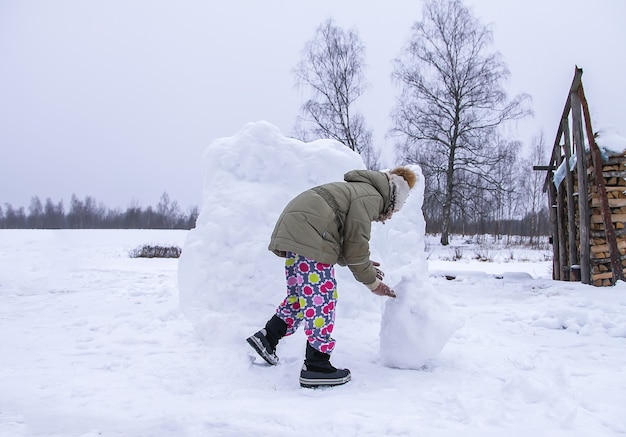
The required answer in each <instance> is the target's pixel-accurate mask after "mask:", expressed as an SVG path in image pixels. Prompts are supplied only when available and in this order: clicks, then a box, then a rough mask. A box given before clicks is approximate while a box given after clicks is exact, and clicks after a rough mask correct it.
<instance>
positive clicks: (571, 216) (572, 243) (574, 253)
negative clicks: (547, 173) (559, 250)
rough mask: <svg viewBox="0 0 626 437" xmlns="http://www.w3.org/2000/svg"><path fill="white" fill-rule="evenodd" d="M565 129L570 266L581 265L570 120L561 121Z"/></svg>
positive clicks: (564, 150) (571, 276) (571, 275)
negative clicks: (571, 163)
mask: <svg viewBox="0 0 626 437" xmlns="http://www.w3.org/2000/svg"><path fill="white" fill-rule="evenodd" d="M561 125H562V128H563V137H564V139H565V142H564V143H563V153H564V155H565V183H566V187H567V228H568V229H569V232H568V243H569V244H568V246H569V251H568V256H569V264H568V265H570V266H573V265H578V264H580V261H579V258H578V250H577V249H576V203H575V200H574V175H573V174H572V171H571V170H570V163H569V160H570V158H571V150H572V144H571V140H570V131H569V119H568V118H565V119H563V120H561ZM569 278H570V281H571V280H573V279H574V275H573V274H572V273H571V272H570V275H569Z"/></svg>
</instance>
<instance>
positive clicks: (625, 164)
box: [534, 67, 626, 286]
mask: <svg viewBox="0 0 626 437" xmlns="http://www.w3.org/2000/svg"><path fill="white" fill-rule="evenodd" d="M582 73H583V70H582V69H581V68H578V67H576V69H575V72H574V79H573V81H572V85H571V87H570V90H569V94H568V96H567V99H566V101H565V108H564V109H563V114H562V116H561V119H560V120H559V126H558V129H557V133H556V139H555V140H554V146H553V148H552V155H551V158H550V162H549V164H548V166H536V167H534V168H535V170H547V174H546V180H545V182H544V192H546V191H547V192H548V202H549V207H550V222H551V224H552V243H553V244H552V247H553V270H552V277H553V279H556V280H562V281H582V282H583V283H584V284H593V285H598V286H605V285H612V284H615V282H616V281H617V280H624V265H626V261H625V259H626V228H625V225H624V224H625V223H626V194H624V192H625V191H626V179H625V178H626V154H621V155H617V156H610V157H608V161H605V162H603V160H602V154H601V152H600V148H599V147H598V145H597V144H596V141H595V138H594V133H593V129H592V126H591V118H590V115H589V106H588V104H587V99H586V97H585V92H584V89H583V84H582ZM570 121H571V125H570ZM585 140H586V141H587V142H588V149H587V147H585ZM580 157H582V158H580ZM572 159H575V160H576V163H575V167H574V166H573V165H571V163H572ZM557 169H559V170H560V174H561V175H563V171H564V177H563V179H562V181H561V182H560V183H559V185H558V187H557V186H555V183H554V182H553V176H554V172H555V171H556V170H557ZM607 185H608V186H607ZM622 207H624V208H623V209H622ZM616 228H617V229H618V231H617V232H616ZM618 237H619V239H621V241H619V242H618Z"/></svg>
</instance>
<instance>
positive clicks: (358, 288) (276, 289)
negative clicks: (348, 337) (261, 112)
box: [178, 121, 453, 368]
mask: <svg viewBox="0 0 626 437" xmlns="http://www.w3.org/2000/svg"><path fill="white" fill-rule="evenodd" d="M363 168H365V166H364V164H363V161H362V160H361V158H360V156H359V155H358V154H357V153H355V152H353V151H351V150H350V149H348V148H347V147H345V146H344V145H342V144H340V143H338V142H336V141H334V140H317V141H314V142H310V143H304V142H301V141H298V140H295V139H292V138H287V137H285V136H283V135H282V134H281V133H280V131H279V130H278V129H277V128H276V127H275V126H273V125H271V124H270V123H267V122H263V121H261V122H256V123H249V124H247V125H245V126H244V127H243V128H242V129H241V131H240V132H238V133H237V134H236V135H234V136H232V137H228V138H220V139H217V140H214V141H213V142H212V143H211V144H210V145H209V147H208V148H207V149H206V151H205V153H204V157H203V172H204V186H203V203H202V205H201V209H200V215H199V217H198V220H197V223H196V227H195V229H192V230H191V231H190V232H189V234H188V236H187V239H186V242H185V244H184V246H183V251H182V255H181V258H180V260H179V271H178V282H179V291H180V305H181V309H182V311H183V313H184V314H185V315H186V316H187V317H188V318H189V319H190V320H191V322H192V324H193V325H194V327H195V329H196V330H197V332H198V333H199V335H200V336H201V337H202V338H203V339H204V340H205V341H207V342H210V343H212V344H215V345H217V344H219V345H222V346H223V345H228V344H231V343H232V344H241V343H242V341H243V339H245V338H246V337H247V336H248V335H250V334H251V333H252V332H254V331H255V330H257V329H259V328H260V327H262V326H263V324H264V323H265V321H266V320H267V319H268V318H269V317H271V315H272V314H273V313H274V311H275V308H276V306H277V305H278V304H279V303H280V301H281V300H282V299H283V298H284V295H285V282H284V260H283V259H282V258H279V257H277V256H276V255H274V254H273V253H271V252H270V251H269V250H267V246H268V244H269V240H270V236H271V234H272V231H273V229H274V224H275V221H276V220H277V218H278V216H279V215H280V213H281V212H282V210H283V208H284V207H285V205H286V204H287V203H288V202H289V201H290V200H291V199H292V198H293V197H294V196H295V195H297V194H299V193H300V192H302V191H304V190H307V189H309V188H311V187H314V186H316V185H320V184H323V183H327V182H335V181H341V180H343V175H344V173H346V172H347V171H350V170H354V169H363ZM413 170H414V171H415V172H416V174H418V184H417V186H416V187H415V188H414V189H413V191H412V195H411V196H409V200H408V201H407V203H406V205H405V207H404V208H403V210H402V211H401V212H399V213H398V214H396V215H395V216H394V217H393V219H392V220H389V221H387V223H386V224H380V223H373V226H372V238H371V252H372V259H375V260H378V261H380V262H381V263H382V267H383V270H384V271H385V273H386V282H387V283H388V284H389V285H390V286H392V287H393V286H395V285H397V284H394V281H395V282H397V283H398V290H397V291H398V298H397V299H396V300H395V301H394V302H391V301H390V300H387V299H382V298H380V297H378V296H374V295H373V294H372V293H370V292H369V290H367V288H366V287H365V286H363V285H361V284H360V283H358V282H356V281H355V280H354V278H353V277H352V274H351V273H350V271H349V270H348V269H347V268H342V267H339V266H337V267H336V276H337V281H338V289H339V296H340V297H339V299H340V302H339V305H338V307H337V320H338V321H339V322H340V323H338V324H337V326H340V325H341V323H342V322H341V320H344V322H343V323H346V322H345V320H348V321H349V320H351V319H353V320H356V319H362V318H363V317H364V315H368V316H369V317H371V319H372V320H376V321H380V320H382V321H383V324H382V325H381V338H380V351H381V353H382V360H383V362H384V363H385V364H387V365H390V366H396V367H409V368H413V367H419V366H421V365H422V364H423V359H427V358H429V357H430V356H434V355H433V354H436V353H438V352H439V350H441V348H442V347H443V345H444V344H445V341H447V339H448V338H449V336H450V335H451V334H452V332H453V330H452V331H451V328H452V325H451V324H447V325H446V326H445V328H446V329H442V325H441V323H440V321H441V318H440V317H439V316H438V314H431V313H429V312H432V311H437V312H439V311H441V312H444V313H449V310H448V309H447V308H446V307H445V305H444V304H442V303H441V302H440V301H438V300H437V299H436V298H435V297H434V295H433V293H432V292H431V291H429V290H428V272H427V264H426V258H425V254H424V239H423V237H424V229H425V224H424V218H423V215H422V212H421V205H422V201H423V191H424V185H423V178H422V176H421V171H420V169H419V167H413ZM422 303H426V305H427V306H426V307H422ZM381 312H382V313H384V314H383V315H382V318H381ZM414 314H417V317H413V315H414ZM435 319H436V320H437V323H433V324H432V325H429V323H431V322H433V321H434V320H435ZM444 319H445V317H444ZM444 324H445V323H444ZM433 327H434V329H436V330H438V331H437V332H432V329H433ZM416 330H419V331H420V332H421V333H416ZM446 335H447V336H448V338H445V341H443V340H444V337H445V336H446ZM425 338H429V339H430V340H431V341H427V342H425V341H424V339H425ZM433 338H434V339H435V340H436V341H432V339H433ZM369 341H370V340H368V342H369ZM442 341H443V344H439V343H441V342H442ZM407 342H408V344H407ZM433 343H437V345H436V346H437V347H434V346H433ZM398 344H401V345H402V346H401V347H398ZM425 344H428V348H427V351H424V345H425ZM407 346H410V347H409V349H411V350H413V352H412V353H411V354H408V352H407V351H406V349H407ZM416 351H419V352H416ZM418 359H419V360H420V362H417V361H418Z"/></svg>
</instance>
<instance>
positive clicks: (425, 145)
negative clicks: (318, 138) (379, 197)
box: [392, 0, 528, 245]
mask: <svg viewBox="0 0 626 437" xmlns="http://www.w3.org/2000/svg"><path fill="white" fill-rule="evenodd" d="M490 44H491V32H490V31H489V29H487V28H486V27H484V26H482V25H481V24H480V23H479V22H478V21H477V20H476V19H475V18H474V17H473V16H472V15H471V13H470V11H469V10H468V9H467V8H465V7H464V6H463V4H462V3H461V1H459V0H444V1H432V0H431V1H429V2H427V3H426V4H425V5H424V16H423V19H422V21H421V22H418V23H416V24H415V25H414V26H413V34H412V37H411V39H410V41H409V45H408V47H407V49H406V51H405V53H404V55H403V56H401V57H400V58H398V59H396V60H395V65H394V73H393V77H394V78H395V79H396V80H397V81H398V83H399V84H400V86H401V88H402V93H401V94H400V97H399V98H398V103H397V105H396V107H395V108H394V110H393V113H392V117H393V120H394V128H393V133H395V134H397V135H398V136H399V137H400V138H401V142H400V144H399V146H400V153H401V157H402V158H403V159H404V160H405V161H409V162H416V163H418V164H420V165H422V166H426V167H428V170H429V171H427V172H425V177H426V178H428V179H427V181H426V187H430V186H434V187H441V188H442V189H443V191H442V192H441V193H439V194H438V195H437V197H438V199H439V201H440V202H441V204H440V207H441V211H442V213H441V220H442V223H441V243H442V244H443V245H447V244H449V232H450V218H451V213H452V209H453V206H454V204H455V202H457V201H458V202H463V199H462V198H461V196H460V190H461V188H463V187H464V184H465V183H466V182H467V181H471V182H472V183H473V184H475V185H477V186H480V187H481V188H482V189H485V190H500V189H501V184H500V183H499V180H498V178H496V177H494V175H493V174H492V173H491V169H493V168H494V167H495V166H497V165H499V163H501V162H503V161H505V160H507V159H509V158H510V154H509V153H508V151H502V150H500V148H499V145H498V143H496V142H493V139H494V138H495V131H496V128H497V127H498V126H499V125H501V124H502V123H503V122H505V121H507V120H512V119H516V118H520V117H523V116H525V115H526V114H527V113H528V111H527V110H526V109H524V103H525V100H526V98H527V96H525V95H520V96H517V97H515V98H514V99H512V100H510V101H509V100H508V98H507V95H506V93H505V91H504V89H503V81H504V80H505V79H506V78H507V77H508V75H509V72H508V70H507V69H506V66H505V64H504V61H503V60H502V59H501V57H500V55H499V54H498V53H497V52H495V53H489V52H487V49H488V46H489V45H490Z"/></svg>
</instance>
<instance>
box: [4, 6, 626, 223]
mask: <svg viewBox="0 0 626 437" xmlns="http://www.w3.org/2000/svg"><path fill="white" fill-rule="evenodd" d="M465 4H466V5H468V6H470V7H471V9H472V11H473V13H474V15H475V16H476V17H477V18H479V19H480V20H481V22H482V23H483V24H487V25H490V26H491V28H492V30H493V36H494V46H493V49H494V50H498V51H500V52H501V53H502V55H503V56H504V60H505V62H506V64H507V66H508V68H509V70H510V73H511V76H510V81H509V83H508V85H507V90H508V91H509V93H510V95H514V94H518V93H521V92H525V93H528V94H530V95H531V96H532V98H533V110H534V112H535V116H534V118H533V119H531V120H528V121H526V122H524V123H520V124H518V126H517V131H516V132H512V133H511V135H512V137H515V138H518V139H521V140H522V141H525V142H529V141H530V139H531V138H532V137H533V136H536V135H538V134H539V133H540V132H541V131H542V130H543V131H544V134H545V136H546V139H547V142H548V144H549V145H550V147H551V145H552V143H553V142H554V136H555V134H556V128H557V124H558V121H559V117H560V115H561V112H562V110H563V105H564V104H565V98H566V95H567V91H568V89H569V86H570V83H571V80H572V77H573V74H574V67H575V65H576V64H578V65H579V66H580V67H582V68H583V69H584V74H583V84H584V86H585V92H586V95H587V99H588V100H589V103H590V105H591V114H592V120H593V122H594V128H596V127H599V126H601V125H613V126H615V127H616V128H617V130H618V131H619V132H620V133H621V134H622V135H626V109H624V102H626V90H625V87H624V81H623V78H624V75H625V74H626V56H625V54H626V51H625V48H624V46H625V44H626V25H625V23H624V21H625V19H626V1H623V0H595V1H593V2H591V1H587V0H549V1H547V0H507V1H501V0H465ZM327 18H333V19H334V20H335V22H336V24H337V25H339V26H340V27H342V28H344V29H346V30H347V29H349V28H354V29H356V30H357V31H358V32H359V35H360V37H361V39H362V40H363V42H364V43H365V45H366V48H367V54H366V56H367V58H366V62H367V65H368V70H367V80H368V82H369V84H370V85H371V87H370V89H369V91H368V92H367V94H366V95H364V96H363V97H362V98H361V100H360V102H359V107H360V109H361V111H362V113H363V115H364V116H365V119H366V122H367V123H368V124H369V125H370V126H371V127H372V128H373V129H374V135H375V139H376V142H377V144H378V145H380V146H381V147H385V148H389V147H391V146H392V145H391V144H390V143H388V142H387V140H386V139H385V137H384V135H385V133H386V131H387V130H388V129H389V127H390V120H389V113H390V111H391V109H392V106H393V104H394V100H395V97H396V95H397V88H395V87H394V85H393V84H392V82H391V79H390V76H391V71H392V67H391V62H392V60H393V59H394V58H395V57H397V56H398V55H399V54H400V53H401V51H402V48H403V45H404V44H405V43H406V42H407V40H408V38H409V35H410V31H411V26H412V25H413V23H415V22H416V21H419V20H420V19H421V2H419V1H408V0H403V1H398V0H390V1H386V2H363V1H362V0H342V1H336V0H328V1H327V0H316V1H315V2H313V1H306V2H304V1H300V2H295V1H291V0H264V1H259V0H248V1H244V0H231V1H217V0H214V1H211V0H204V1H200V0H197V1H196V0H187V1H173V0H172V1H155V0H123V1H122V0H90V1H82V0H76V1H69V0H31V1H23V0H0V153H1V155H0V156H1V158H0V159H1V161H0V162H1V167H0V206H3V205H4V203H11V204H12V205H13V206H24V207H28V205H29V204H30V199H31V197H33V196H39V197H40V198H41V200H42V201H44V200H45V199H46V198H48V197H50V198H51V199H52V200H54V201H55V202H56V201H58V200H64V204H65V207H66V211H67V208H68V207H69V198H70V196H71V195H72V193H75V194H76V195H77V196H78V197H79V198H81V199H82V198H84V197H85V196H88V195H89V196H93V197H95V199H96V200H97V201H98V202H102V203H104V204H105V205H106V206H107V207H110V208H113V207H119V208H126V207H127V206H129V205H130V204H131V203H132V202H135V203H138V204H139V205H140V206H143V207H147V206H148V205H156V203H157V202H158V201H159V198H160V196H161V194H162V193H163V192H165V191H166V192H167V193H168V194H169V195H170V197H171V198H172V199H173V200H176V201H178V203H179V204H180V206H181V208H182V209H183V210H186V209H187V208H188V207H189V206H191V205H199V204H200V203H201V188H202V165H201V164H202V162H201V158H202V153H203V151H204V150H205V148H206V147H207V146H208V144H209V143H210V142H211V141H212V140H213V139H215V138H220V137H224V136H231V135H234V134H235V133H237V131H238V130H239V129H240V128H241V127H242V126H243V125H244V124H246V123H248V122H251V121H258V120H266V121H268V122H270V123H272V124H274V125H276V126H277V127H279V128H280V129H281V131H282V132H283V133H284V134H285V135H289V134H291V133H292V132H293V125H294V121H295V118H296V115H297V114H298V110H299V107H300V105H301V103H302V102H303V98H304V96H303V95H302V93H301V92H300V91H299V90H298V89H296V88H295V87H294V76H293V72H292V70H293V68H294V67H295V66H296V64H297V62H298V61H299V60H300V57H301V50H302V48H303V46H304V44H305V42H306V41H307V40H309V39H311V38H312V37H313V35H314V33H315V29H316V28H317V26H318V25H319V24H321V23H322V22H323V21H325V20H326V19H327ZM386 164H387V165H391V164H393V163H390V162H388V163H386Z"/></svg>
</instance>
